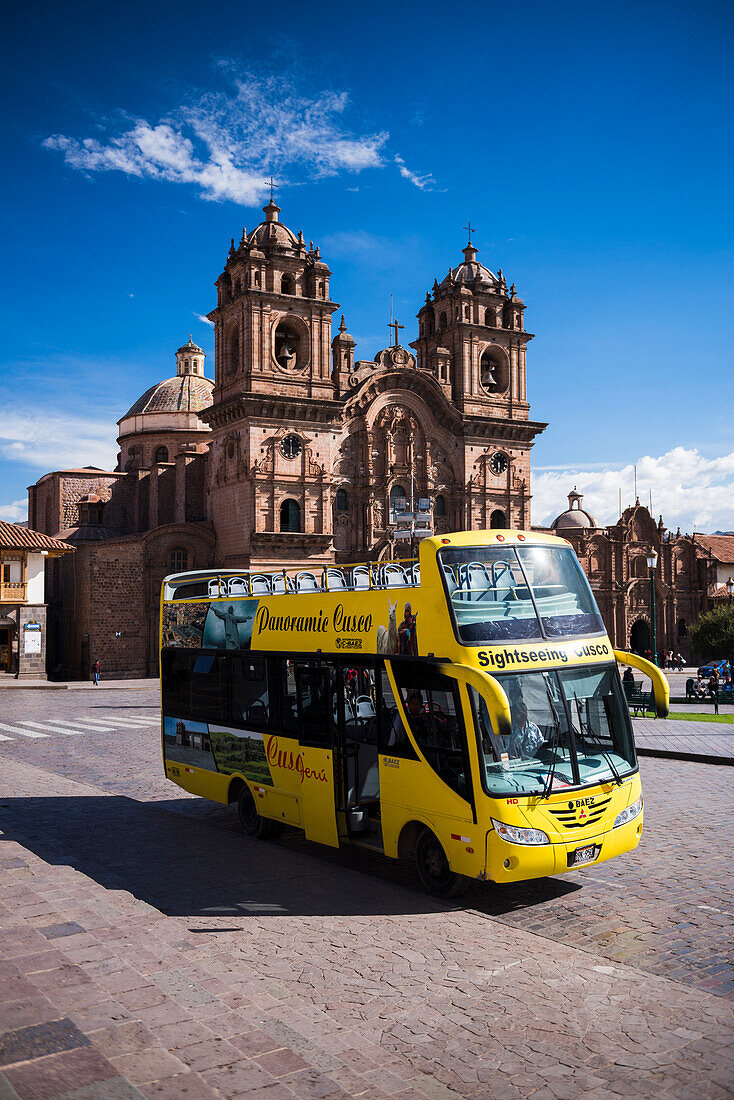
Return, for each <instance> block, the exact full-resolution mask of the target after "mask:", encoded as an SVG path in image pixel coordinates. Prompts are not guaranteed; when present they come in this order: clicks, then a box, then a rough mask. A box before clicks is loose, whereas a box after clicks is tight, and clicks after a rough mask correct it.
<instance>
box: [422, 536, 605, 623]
mask: <svg viewBox="0 0 734 1100" xmlns="http://www.w3.org/2000/svg"><path fill="white" fill-rule="evenodd" d="M438 556H439V563H440V566H441V570H442V573H443V576H444V581H445V584H446V590H447V592H448V596H449V602H450V604H451V608H452V610H453V614H454V620H455V622H456V630H457V634H458V637H459V641H461V642H494V641H497V642H501V641H531V640H533V639H539V638H565V637H577V636H578V635H581V634H595V633H600V632H601V631H603V630H604V624H603V622H602V619H601V616H600V615H599V612H598V610H597V608H596V604H595V602H594V597H593V595H592V593H591V589H590V588H589V583H588V581H587V580H586V577H585V576H584V573H583V570H582V569H581V566H580V564H579V561H578V558H577V557H576V555H575V554H574V552H573V550H572V549H571V548H570V547H555V546H553V547H551V546H522V547H517V548H516V549H515V548H513V547H511V546H484V547H480V546H472V547H465V548H462V549H455V548H447V549H445V550H440V551H439V555H438Z"/></svg>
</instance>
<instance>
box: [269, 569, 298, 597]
mask: <svg viewBox="0 0 734 1100" xmlns="http://www.w3.org/2000/svg"><path fill="white" fill-rule="evenodd" d="M270 591H271V592H272V594H273V595H274V596H284V595H286V594H287V593H289V592H292V591H293V581H292V580H291V579H290V577H287V576H286V575H285V573H283V574H282V575H281V574H278V575H276V576H274V577H271V578H270Z"/></svg>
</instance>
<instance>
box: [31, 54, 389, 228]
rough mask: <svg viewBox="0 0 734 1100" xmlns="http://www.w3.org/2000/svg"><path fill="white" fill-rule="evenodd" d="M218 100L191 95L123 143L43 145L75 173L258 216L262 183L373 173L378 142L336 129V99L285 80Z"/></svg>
mask: <svg viewBox="0 0 734 1100" xmlns="http://www.w3.org/2000/svg"><path fill="white" fill-rule="evenodd" d="M221 68H222V70H223V71H225V73H228V75H229V76H230V78H231V81H232V85H233V86H231V87H230V89H229V90H228V91H226V92H209V93H201V92H200V93H198V94H195V95H194V96H193V97H192V98H191V100H190V101H189V102H187V103H185V104H183V105H182V106H180V107H178V108H177V109H176V110H174V111H173V112H171V114H170V116H169V117H167V118H163V119H161V120H159V121H158V122H157V123H151V122H149V121H147V120H145V119H137V120H136V121H135V123H134V125H133V126H132V127H131V128H128V129H126V130H125V131H124V132H123V133H121V134H117V135H111V136H106V137H105V138H103V139H98V138H82V139H78V138H73V137H68V136H66V135H64V134H54V135H52V136H51V137H48V138H46V139H45V141H44V142H43V145H44V146H45V147H46V148H47V149H54V150H57V151H58V152H60V153H62V154H63V156H64V159H65V161H66V163H67V164H68V165H70V166H71V167H72V168H76V169H79V170H80V171H84V172H90V173H91V172H105V171H119V172H124V173H125V174H126V175H129V176H137V177H139V178H148V179H160V180H167V181H168V182H172V183H186V184H194V185H195V186H198V188H199V191H200V194H201V197H202V198H204V199H208V200H212V201H222V200H225V199H229V200H231V201H232V202H236V203H240V204H241V205H243V206H258V205H260V203H261V202H262V201H263V198H264V197H265V195H266V194H267V188H268V179H269V176H270V173H271V172H272V173H274V174H277V175H278V176H279V177H280V182H281V183H282V182H283V181H284V179H285V178H286V177H287V173H288V171H289V169H290V170H292V169H294V168H295V169H297V170H298V173H299V176H301V177H302V176H303V175H304V174H306V175H308V174H310V175H311V176H312V177H313V178H321V177H324V176H333V175H336V174H337V173H339V172H349V173H356V172H361V171H363V170H364V169H366V168H380V167H382V166H383V158H382V148H383V146H384V145H385V143H386V142H387V139H388V136H389V135H388V134H387V132H379V133H371V134H370V133H368V134H356V133H353V132H351V131H350V130H349V129H348V127H347V126H346V125H345V124H344V123H343V122H342V118H343V116H344V114H345V112H346V110H347V106H348V96H347V94H346V93H345V92H340V93H333V92H322V93H321V94H317V95H315V96H314V95H311V96H308V95H304V94H302V93H301V92H299V91H298V90H297V88H296V86H295V84H294V83H293V82H292V81H289V80H288V78H287V76H286V75H284V74H283V73H279V74H278V75H277V76H271V77H264V78H263V77H257V76H255V75H254V74H252V73H244V74H242V75H239V76H238V75H236V74H235V73H234V71H233V68H232V66H231V65H222V66H221Z"/></svg>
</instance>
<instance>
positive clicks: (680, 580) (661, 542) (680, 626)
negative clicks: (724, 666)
mask: <svg viewBox="0 0 734 1100" xmlns="http://www.w3.org/2000/svg"><path fill="white" fill-rule="evenodd" d="M582 505H583V496H582V495H581V493H578V492H576V489H575V488H574V490H573V491H572V492H571V493H569V496H568V509H567V510H566V511H565V512H562V513H561V515H559V516H557V517H556V519H555V520H554V521H553V523H552V525H551V527H550V528H549V529H548V532H549V533H550V534H554V535H559V536H562V537H563V538H565V539H567V540H568V541H569V542H570V543H571V545H572V546H573V548H574V550H575V551H576V555H577V556H578V558H579V560H580V562H581V565H582V566H583V568H584V572H585V573H586V575H587V577H588V579H589V583H590V584H591V587H592V589H593V591H594V596H595V598H596V602H597V603H598V605H599V610H600V611H601V614H602V617H603V619H604V623H605V625H606V628H607V632H608V634H609V637H610V639H611V641H612V643H613V645H615V646H616V647H617V648H618V649H626V650H629V649H632V650H633V651H634V652H636V653H640V654H641V655H643V656H644V655H645V654H646V653H648V652H651V650H652V589H651V579H650V570H649V568H648V565H647V555H648V553H649V551H650V550H651V549H654V550H655V551H656V553H657V555H658V562H657V566H656V569H655V623H656V639H657V648H658V653H662V652H663V651H665V652H667V653H671V652H674V653H681V654H682V655H683V657H684V659H685V660H686V662H687V663H694V661H695V654H693V653H692V652H691V647H690V643H689V641H688V628H689V627H690V626H691V625H692V624H693V623H695V622H696V620H697V619H698V618H699V616H700V615H701V614H702V613H703V612H704V611H707V610H708V609H709V608H710V607H711V606H712V605H713V603H714V602H715V601H716V600H720V599H723V598H725V594H726V592H725V586H724V585H723V584H722V583H721V579H720V578H721V577H722V576H723V574H724V573H725V572H726V571H727V569H728V570H729V575H731V569H732V566H731V565H728V564H727V563H732V562H734V535H722V536H713V537H712V536H709V535H700V534H694V535H681V533H680V531H677V532H676V533H675V534H673V532H670V531H667V530H666V528H665V525H664V523H663V518H662V516H660V518H659V519H658V520H657V522H656V521H655V519H654V517H653V516H652V515H651V514H650V511H649V510H648V509H647V508H646V507H645V506H644V505H642V504H640V501H639V500H637V501H636V502H635V504H634V505H633V506H632V507H629V508H625V509H624V511H623V512H622V514H621V516H620V517H619V519H618V520H617V522H616V523H613V524H610V525H609V526H607V527H604V526H602V525H600V524H598V523H597V521H596V520H595V519H594V517H593V516H592V515H591V513H589V512H587V511H586V510H585V509H584V508H583V507H582Z"/></svg>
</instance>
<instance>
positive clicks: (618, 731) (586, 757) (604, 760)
mask: <svg viewBox="0 0 734 1100" xmlns="http://www.w3.org/2000/svg"><path fill="white" fill-rule="evenodd" d="M559 675H560V678H561V684H562V686H563V692H564V694H565V696H566V699H567V700H568V706H569V710H570V714H571V724H572V726H573V730H574V738H575V741H576V753H577V755H578V764H579V772H580V779H581V782H582V783H591V782H595V783H598V782H599V781H600V780H602V779H609V778H611V777H612V776H613V774H614V772H615V771H616V772H617V773H618V774H625V773H627V772H629V770H630V768H631V767H635V766H636V764H637V758H636V756H635V744H634V739H633V736H632V728H631V723H630V720H629V708H628V707H627V706H626V704H625V700H624V698H623V696H622V693H621V690H620V686H619V677H618V676H616V675H615V670H614V669H611V668H605V669H591V668H584V669H578V670H577V669H564V670H563V671H562V672H561V673H560V674H559Z"/></svg>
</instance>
